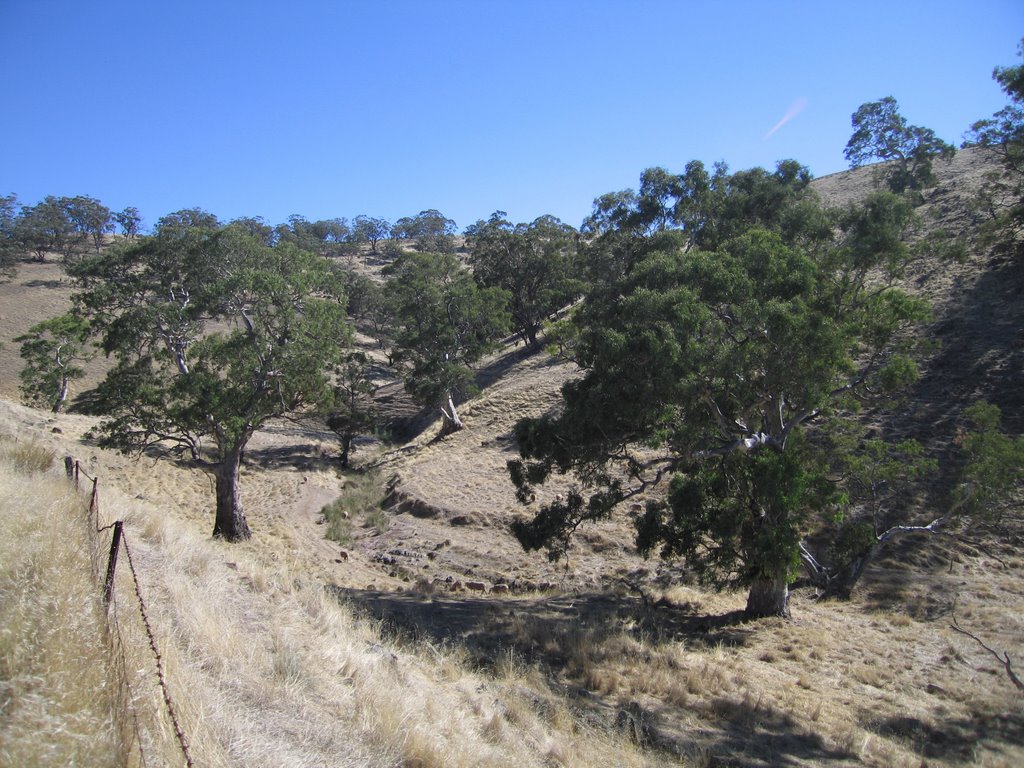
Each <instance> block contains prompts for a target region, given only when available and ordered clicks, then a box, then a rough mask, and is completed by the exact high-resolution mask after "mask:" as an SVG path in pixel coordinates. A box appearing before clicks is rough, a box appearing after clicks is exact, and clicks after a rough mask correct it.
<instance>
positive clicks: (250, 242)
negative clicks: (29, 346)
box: [71, 211, 350, 541]
mask: <svg viewBox="0 0 1024 768" xmlns="http://www.w3.org/2000/svg"><path fill="white" fill-rule="evenodd" d="M200 213H201V212H200ZM71 271H72V274H73V275H74V277H76V278H77V279H78V280H79V281H80V286H81V290H80V291H79V292H78V293H77V294H76V296H75V302H76V306H77V307H78V310H79V312H80V313H81V315H82V316H84V317H87V318H88V319H89V321H90V323H91V326H92V328H93V330H94V331H95V332H96V333H97V334H98V335H99V337H100V343H101V346H102V348H103V350H104V351H105V352H106V353H107V354H108V355H109V356H113V358H114V359H115V365H114V366H113V368H112V369H111V370H110V372H109V373H108V374H107V376H106V378H105V379H104V380H103V382H102V383H101V384H100V385H99V387H98V388H97V389H96V391H95V392H94V393H93V395H92V397H91V402H90V408H91V409H92V410H93V411H94V412H97V413H99V414H101V415H104V416H106V419H105V420H104V421H102V422H101V426H100V428H99V438H100V442H101V444H103V445H106V446H110V447H115V448H118V449H120V450H122V451H125V452H130V453H134V454H141V453H142V452H144V451H147V450H149V449H157V448H158V447H163V448H164V449H165V450H167V451H170V452H176V453H179V454H180V453H182V452H184V453H186V454H188V455H189V456H191V458H192V459H193V460H194V461H196V462H198V463H200V464H201V465H203V466H204V467H206V468H208V469H210V470H211V471H212V473H213V474H214V477H215V480H216V483H215V486H216V521H215V524H214V531H213V532H214V535H215V536H220V537H223V538H225V539H227V540H229V541H238V540H241V539H245V538H248V537H249V535H250V531H249V526H248V523H247V521H246V518H245V514H244V511H243V509H242V503H241V500H240V498H239V491H238V480H239V469H240V465H241V459H242V452H243V451H244V449H245V447H246V445H247V444H248V442H249V439H250V438H251V437H252V435H253V434H254V433H255V432H256V430H258V429H259V428H260V427H261V426H262V425H263V424H265V423H266V422H267V420H268V419H271V418H273V417H275V416H280V415H283V414H287V413H292V412H295V411H297V410H299V409H302V408H304V407H306V406H313V405H316V404H319V403H320V402H322V401H323V400H325V399H327V398H329V396H330V393H331V390H330V381H329V376H328V373H329V369H330V367H331V366H332V365H333V364H335V363H337V362H338V361H339V360H340V359H341V356H342V353H343V350H344V348H345V346H346V344H347V340H348V339H349V338H350V327H349V324H348V321H347V318H346V313H345V308H344V307H345V302H344V297H343V295H340V293H339V291H338V285H337V280H336V278H335V276H334V275H335V273H334V272H333V271H332V270H331V269H330V268H329V264H328V262H327V261H326V260H325V259H323V258H321V257H319V256H316V255H314V254H311V253H308V252H306V251H303V250H300V249H299V248H297V247H296V246H295V245H293V244H291V243H288V242H282V243H279V244H278V245H277V246H275V247H269V246H267V245H266V244H265V242H263V241H261V240H260V239H258V238H256V237H253V236H251V235H249V234H247V233H245V232H244V231H243V230H241V229H240V228H238V227H234V226H227V227H221V226H219V225H217V224H216V221H215V219H213V218H212V217H209V216H200V215H197V212H196V211H189V212H183V213H182V215H174V214H172V215H171V216H168V217H164V219H161V223H160V224H158V226H157V227H156V231H155V233H154V235H153V236H151V237H143V238H139V239H137V240H132V241H125V242H122V243H120V244H118V245H115V246H113V247H111V248H109V249H108V250H106V251H104V252H102V253H100V254H98V255H95V256H92V257H89V258H86V259H84V260H83V261H82V262H80V263H79V264H77V265H75V266H74V267H73V268H72V270H71Z"/></svg>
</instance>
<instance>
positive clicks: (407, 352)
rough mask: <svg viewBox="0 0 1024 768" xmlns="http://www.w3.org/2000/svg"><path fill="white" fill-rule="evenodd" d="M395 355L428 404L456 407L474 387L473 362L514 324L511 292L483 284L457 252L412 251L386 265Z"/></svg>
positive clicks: (423, 402)
mask: <svg viewBox="0 0 1024 768" xmlns="http://www.w3.org/2000/svg"><path fill="white" fill-rule="evenodd" d="M385 274H386V276H387V284H386V285H385V296H386V298H387V301H388V303H389V305H390V307H391V313H392V317H393V320H392V325H393V338H394V343H395V347H396V350H397V351H396V353H395V355H394V358H395V361H396V362H397V363H398V364H399V365H401V366H403V369H404V372H405V381H406V387H407V389H408V390H409V392H410V394H411V395H412V396H413V398H414V399H415V400H416V401H417V402H418V403H420V404H421V405H424V406H438V407H441V408H442V409H444V408H445V407H446V406H447V407H448V408H449V409H450V410H449V411H446V415H447V417H448V418H449V419H451V420H452V421H454V422H457V421H458V418H457V416H456V415H455V414H454V413H453V411H454V400H455V399H457V398H464V397H466V396H467V395H468V394H469V393H470V392H471V391H472V389H473V380H472V379H473V377H472V373H471V371H470V369H469V367H468V366H469V365H471V364H472V363H474V362H476V361H477V360H479V359H480V358H481V357H482V356H483V355H484V354H486V353H487V352H489V351H490V350H492V349H493V348H494V346H495V342H496V340H497V339H499V338H500V337H501V336H502V335H503V334H504V333H506V332H507V330H508V326H509V316H508V312H507V310H506V309H505V307H506V306H507V305H508V293H507V292H506V291H504V290H502V289H501V288H497V287H491V288H481V287H479V286H478V285H477V284H476V282H475V281H474V280H473V276H472V275H471V274H470V273H469V271H468V270H467V269H465V267H463V266H462V264H461V263H460V262H459V260H458V259H456V258H455V256H454V255H452V254H436V253H406V254H403V255H402V256H401V257H400V258H399V259H398V260H397V261H396V262H394V263H393V264H391V265H390V266H389V267H388V268H387V270H386V271H385Z"/></svg>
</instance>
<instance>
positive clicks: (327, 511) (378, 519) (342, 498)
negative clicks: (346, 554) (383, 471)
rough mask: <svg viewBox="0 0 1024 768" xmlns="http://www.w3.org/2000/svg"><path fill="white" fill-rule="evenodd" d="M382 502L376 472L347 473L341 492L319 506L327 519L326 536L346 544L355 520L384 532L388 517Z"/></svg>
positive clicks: (349, 538) (350, 541) (379, 480)
mask: <svg viewBox="0 0 1024 768" xmlns="http://www.w3.org/2000/svg"><path fill="white" fill-rule="evenodd" d="M383 503H384V485H383V483H382V482H381V479H380V474H379V473H378V472H366V473H358V474H349V475H347V476H346V479H345V485H344V487H343V488H342V491H341V494H340V495H339V496H338V498H337V499H335V500H334V501H332V502H331V503H330V504H328V505H327V506H325V507H324V508H323V509H322V510H321V513H322V514H323V516H324V519H325V520H326V521H327V534H326V536H327V538H328V539H330V540H331V541H336V542H338V543H339V544H341V545H343V546H350V545H351V544H352V542H353V540H354V536H353V527H354V526H355V525H356V524H357V523H358V524H360V525H362V526H364V527H368V528H373V529H375V530H376V531H377V532H379V533H384V532H386V531H387V529H388V517H387V513H386V512H385V511H384V509H383V507H382V505H383Z"/></svg>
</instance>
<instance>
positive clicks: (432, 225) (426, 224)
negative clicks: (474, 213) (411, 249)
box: [391, 208, 457, 253]
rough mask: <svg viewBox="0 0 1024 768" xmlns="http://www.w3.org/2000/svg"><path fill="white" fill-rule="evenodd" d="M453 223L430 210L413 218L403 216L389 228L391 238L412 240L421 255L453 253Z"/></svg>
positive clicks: (438, 212) (439, 213)
mask: <svg viewBox="0 0 1024 768" xmlns="http://www.w3.org/2000/svg"><path fill="white" fill-rule="evenodd" d="M456 231H457V228H456V225H455V222H454V221H452V220H451V219H449V218H446V217H445V216H444V214H443V213H441V212H440V211H437V210H435V209H433V208H430V209H429V210H426V211H420V212H419V213H417V214H416V215H415V216H403V217H402V218H400V219H399V220H398V221H396V222H395V224H394V226H393V227H392V228H391V237H393V238H395V239H397V240H413V241H415V247H416V250H417V251H420V252H421V253H455V233H456Z"/></svg>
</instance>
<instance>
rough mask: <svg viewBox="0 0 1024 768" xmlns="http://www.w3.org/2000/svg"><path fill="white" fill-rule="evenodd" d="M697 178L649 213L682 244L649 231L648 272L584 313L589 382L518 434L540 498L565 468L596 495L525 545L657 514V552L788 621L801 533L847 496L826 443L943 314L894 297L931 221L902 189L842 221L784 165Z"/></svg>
mask: <svg viewBox="0 0 1024 768" xmlns="http://www.w3.org/2000/svg"><path fill="white" fill-rule="evenodd" d="M697 170H699V169H697V168H694V167H690V168H688V171H687V174H684V176H683V177H680V179H679V184H678V185H677V191H676V192H673V193H672V194H673V195H678V198H677V199H676V201H675V205H672V206H669V205H668V204H667V202H665V201H663V202H662V204H659V205H653V206H647V209H649V210H653V211H655V214H656V215H658V216H661V215H662V214H661V213H660V212H661V211H664V210H665V209H666V207H668V208H669V209H674V210H676V211H683V212H684V213H685V217H684V216H679V215H676V214H674V215H673V221H672V227H670V228H666V229H665V230H664V231H662V230H661V228H659V227H655V228H653V230H652V229H651V228H644V227H635V226H634V227H633V231H634V232H641V231H646V232H647V234H642V235H636V236H633V237H632V238H631V240H632V245H631V246H630V249H631V254H632V255H631V262H630V263H628V265H627V267H626V269H624V271H622V272H621V273H620V276H619V277H618V278H617V279H607V280H606V281H604V282H600V283H596V284H595V285H594V287H593V288H592V289H591V290H590V292H589V293H588V295H587V296H586V298H585V300H584V301H583V303H582V304H581V305H580V307H579V308H578V309H577V310H576V312H575V313H574V315H573V318H572V326H573V328H574V331H575V336H576V337H575V339H574V341H573V354H574V356H575V360H576V362H577V364H578V365H579V367H580V369H581V374H582V375H581V376H580V378H578V379H575V380H573V381H571V382H569V383H568V384H566V385H565V386H564V387H563V390H562V401H563V402H562V406H561V408H560V410H559V411H558V412H556V413H553V414H548V415H545V416H542V417H539V418H531V419H524V420H522V421H520V422H519V423H518V424H517V425H516V428H515V435H516V438H517V440H518V445H519V450H520V453H521V457H522V458H521V459H519V460H515V461H512V462H510V463H509V471H510V475H511V479H512V481H513V483H514V484H515V485H516V486H517V496H518V498H519V499H520V501H521V502H524V503H528V502H530V501H531V500H532V499H533V498H534V486H535V485H537V484H539V483H543V482H545V481H546V480H547V479H548V478H549V477H550V476H551V475H552V474H553V473H559V474H566V473H572V474H573V476H574V477H575V479H576V482H577V483H578V485H577V486H574V487H573V489H572V490H571V491H570V492H569V493H568V494H567V495H566V496H565V498H563V499H560V500H558V501H556V502H554V503H552V504H548V505H545V506H542V507H541V508H540V510H539V512H537V513H535V514H534V516H533V517H532V518H525V519H520V520H519V521H517V523H516V524H515V525H514V526H513V532H514V533H515V535H516V536H517V537H518V539H519V540H520V542H521V543H522V544H523V546H524V547H525V548H527V549H537V548H545V549H547V551H548V554H549V557H552V558H558V557H561V556H563V555H565V553H566V552H567V550H568V548H569V545H570V540H571V535H572V533H573V532H574V531H575V529H576V528H577V527H578V526H579V525H581V524H583V523H585V522H586V521H589V520H596V519H600V518H603V517H605V516H607V515H609V514H611V512H612V511H613V510H614V509H615V508H616V507H617V506H618V505H619V504H621V503H622V502H624V501H626V500H627V499H634V500H637V501H644V502H645V506H644V507H643V510H644V511H643V512H642V513H640V514H637V515H636V516H635V520H634V522H635V525H636V541H637V545H638V547H639V548H640V550H641V551H643V552H659V553H660V554H661V555H662V556H663V557H665V558H669V559H676V558H682V559H685V561H686V563H687V565H688V566H690V567H691V568H693V569H694V570H695V571H696V572H697V573H698V574H699V575H700V576H701V577H702V578H703V579H704V580H705V581H707V582H710V583H713V584H718V585H732V586H743V587H746V588H747V589H748V590H749V594H748V600H747V611H748V613H749V614H750V615H752V616H765V615H788V611H789V608H788V585H789V583H790V581H791V580H792V578H793V576H794V573H795V569H796V567H797V565H798V563H799V559H800V542H801V537H802V535H803V533H804V532H805V531H806V529H807V527H808V524H809V523H810V522H811V521H812V520H813V519H814V516H815V515H818V514H821V513H822V512H826V511H828V510H830V509H831V508H832V507H833V506H834V505H835V504H838V503H839V502H840V501H841V498H840V497H839V495H838V493H837V490H836V488H835V487H834V485H833V484H832V483H831V482H830V481H829V478H828V462H827V461H826V459H827V456H825V455H824V454H823V452H822V450H821V448H820V445H819V444H818V443H817V442H816V441H815V430H816V429H817V428H818V427H819V425H820V424H821V423H822V422H823V418H824V416H826V415H827V414H830V413H836V414H841V412H842V409H841V406H842V404H843V403H844V401H846V400H847V399H848V398H849V397H850V396H851V395H853V394H855V393H856V394H860V395H862V396H869V395H870V393H871V392H872V391H879V390H882V389H886V388H890V389H892V388H898V387H900V386H901V385H902V384H904V383H905V382H906V381H907V380H908V379H909V378H912V377H913V375H914V372H915V369H914V366H913V365H912V363H911V362H910V361H909V360H908V359H907V358H905V357H904V356H902V355H901V354H900V346H901V344H900V340H901V338H902V337H903V335H904V334H905V333H906V332H907V331H908V330H909V329H910V328H911V326H912V325H913V324H914V323H915V322H917V321H919V320H920V319H922V318H923V316H924V314H925V309H924V307H923V306H922V304H921V303H920V302H918V301H915V300H913V299H911V298H910V297H909V296H907V295H906V294H904V293H903V292H901V291H900V290H898V289H897V288H896V287H894V283H895V281H896V280H897V279H898V277H899V275H900V274H901V270H902V267H903V264H904V263H905V261H906V259H907V257H908V252H907V249H906V248H905V247H904V246H903V245H902V243H901V240H900V236H901V234H902V232H903V230H904V228H905V227H906V226H907V225H908V224H909V222H910V221H911V219H912V215H913V214H912V210H911V207H910V204H909V203H908V202H907V201H906V200H904V199H903V198H901V197H897V196H895V195H893V194H891V193H887V192H884V193H877V194H876V195H875V196H874V197H872V198H871V199H870V200H869V201H868V202H867V204H866V205H865V206H864V207H863V208H859V209H851V210H848V211H844V212H834V213H831V214H828V215H826V213H825V212H823V211H821V210H820V209H819V208H817V207H816V206H815V205H814V199H813V195H811V193H810V192H809V191H808V190H807V189H806V185H805V184H803V183H802V182H800V181H799V179H798V178H797V176H799V175H801V174H798V175H797V176H794V175H793V174H792V173H790V172H789V170H791V169H789V168H788V167H787V168H786V169H783V168H782V166H781V164H780V172H779V173H777V174H769V173H767V172H764V171H760V169H756V171H758V172H755V173H751V172H742V174H734V176H736V177H737V178H736V179H735V182H737V183H732V181H733V179H731V178H729V177H727V176H724V175H722V174H718V175H721V176H722V178H719V179H718V180H717V181H716V182H715V184H714V186H713V187H712V186H711V185H710V182H711V179H710V178H709V177H705V178H706V180H707V181H708V182H709V183H708V184H703V185H696V186H694V185H693V184H692V183H690V182H687V180H686V178H685V177H686V176H690V177H691V180H690V181H691V182H692V181H693V180H694V179H696V177H697V176H699V175H700V174H696V173H695V172H696V171H697ZM783 171H785V172H783ZM698 181H699V179H698ZM752 181H756V183H754V184H752V185H751V184H750V183H748V182H752ZM715 188H717V189H718V190H720V191H719V192H718V193H715V194H712V192H714V189H715ZM693 190H697V191H698V192H700V193H701V194H700V195H699V196H697V195H693V194H691V192H692V191H693ZM752 190H753V192H755V193H756V194H752V193H751V191H752ZM771 192H774V194H768V193H771ZM624 199H627V200H628V197H626V198H624ZM702 201H704V203H703V204H702ZM707 201H710V202H711V203H713V204H710V205H709V204H707ZM628 204H629V205H630V206H632V208H631V211H632V213H631V211H620V212H614V216H613V217H609V220H612V221H620V222H626V221H630V220H631V218H634V219H635V217H636V216H642V215H643V214H642V212H643V210H645V208H644V206H643V200H642V195H641V197H640V198H639V199H638V198H635V197H634V199H633V200H631V201H630V202H629V203H628ZM773 206H775V208H774V212H773ZM701 208H703V210H700V209H701ZM723 211H729V212H730V213H729V214H728V215H729V218H728V219H723V218H721V216H722V215H723V214H722V212H723ZM823 217H825V218H826V219H828V220H830V221H831V223H832V224H833V225H834V226H827V227H822V226H821V224H822V220H823ZM631 226H632V224H631ZM609 232H610V234H611V236H612V237H614V238H616V240H615V242H616V243H617V245H616V247H619V248H621V247H623V246H622V245H621V233H619V232H617V231H616V230H615V229H614V226H613V228H612V229H611V230H609ZM715 233H718V234H715ZM723 233H728V234H726V235H723ZM602 237H603V236H602ZM637 238H639V239H637ZM599 240H600V238H599ZM701 241H703V242H704V243H707V244H708V245H703V246H701V245H696V244H695V242H701ZM595 247H596V248H598V249H601V248H602V244H601V243H600V242H598V243H595Z"/></svg>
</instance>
